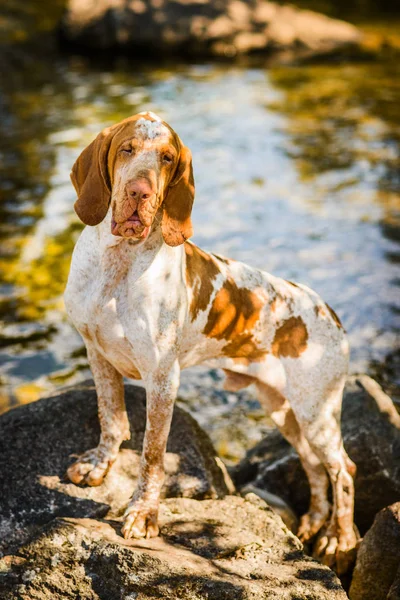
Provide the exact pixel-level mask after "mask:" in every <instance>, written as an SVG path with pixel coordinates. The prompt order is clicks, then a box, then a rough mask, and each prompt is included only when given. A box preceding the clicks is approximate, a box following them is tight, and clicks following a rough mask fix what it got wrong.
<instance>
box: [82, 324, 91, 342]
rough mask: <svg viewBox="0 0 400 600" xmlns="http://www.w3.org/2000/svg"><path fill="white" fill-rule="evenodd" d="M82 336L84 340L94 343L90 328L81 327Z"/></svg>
mask: <svg viewBox="0 0 400 600" xmlns="http://www.w3.org/2000/svg"><path fill="white" fill-rule="evenodd" d="M80 334H81V335H82V337H83V338H85V340H89V341H90V342H91V341H92V336H91V334H90V333H89V327H88V326H87V325H83V326H82V327H81V329H80Z"/></svg>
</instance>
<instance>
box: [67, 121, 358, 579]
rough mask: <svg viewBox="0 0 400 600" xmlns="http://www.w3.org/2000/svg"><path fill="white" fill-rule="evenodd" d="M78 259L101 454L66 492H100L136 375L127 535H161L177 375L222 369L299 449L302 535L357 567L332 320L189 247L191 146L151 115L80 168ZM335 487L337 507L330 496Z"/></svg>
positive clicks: (331, 559) (338, 333) (112, 134)
mask: <svg viewBox="0 0 400 600" xmlns="http://www.w3.org/2000/svg"><path fill="white" fill-rule="evenodd" d="M71 179H72V183H73V185H74V187H75V190H76V192H77V196H78V198H77V200H76V203H75V211H76V213H77V215H78V217H79V218H80V219H81V221H83V223H84V224H85V225H88V227H85V228H84V230H83V232H82V234H81V236H80V238H79V240H78V242H77V244H76V246H75V249H74V252H73V257H72V262H71V269H70V274H69V279H68V283H67V287H66V291H65V306H66V309H67V313H68V315H69V317H70V318H71V320H72V321H73V323H74V325H75V327H76V328H77V330H78V331H79V333H80V334H81V336H82V338H83V340H84V342H85V345H86V348H87V356H88V360H89V364H90V367H91V370H92V373H93V377H94V381H95V385H96V391H97V396H98V408H99V419H100V426H101V435H100V442H99V445H98V446H97V447H96V448H94V449H92V450H89V451H87V452H85V453H84V454H82V455H81V456H80V457H79V458H78V460H77V461H76V462H75V463H74V464H72V465H71V466H70V467H69V468H68V471H67V476H68V477H69V479H70V480H71V481H72V482H73V483H75V484H87V485H90V486H95V485H100V484H101V483H102V481H103V479H104V477H105V476H106V474H107V471H108V470H109V468H110V467H111V465H112V463H113V462H114V461H115V459H116V457H117V454H118V451H119V447H120V445H121V443H122V441H123V440H127V439H129V438H130V433H129V423H128V419H127V415H126V411H125V405H124V388H123V377H129V378H132V379H142V380H143V382H144V384H145V388H146V394H147V423H146V432H145V436H144V442H143V452H142V457H141V464H140V475H139V480H138V486H137V490H136V492H135V493H134V495H133V497H132V500H131V502H130V504H129V506H128V509H127V511H126V513H125V517H124V519H125V520H124V524H123V527H122V533H123V535H124V537H125V538H130V537H135V538H141V537H146V538H148V537H152V536H156V535H158V525H157V516H158V507H159V498H160V490H161V487H162V484H163V480H164V467H163V459H164V453H165V449H166V444H167V438H168V434H169V429H170V424H171V418H172V411H173V406H174V401H175V398H176V395H177V391H178V387H179V376H180V371H181V369H184V368H186V367H190V366H192V365H197V364H200V363H202V364H206V365H209V366H211V367H219V368H222V369H223V370H224V371H225V374H226V381H225V388H226V389H228V390H240V389H242V388H245V387H247V386H249V385H250V384H254V385H255V389H256V391H257V395H258V398H259V401H260V403H261V405H262V406H263V407H264V409H265V411H266V412H267V413H268V414H269V415H270V416H271V418H272V419H273V421H274V422H275V423H276V425H277V426H278V428H279V429H280V431H281V432H282V434H283V435H284V436H285V438H286V439H287V440H288V441H289V442H290V443H291V444H292V446H294V448H295V449H296V450H297V452H298V454H299V456H300V459H301V463H302V465H303V468H304V471H305V472H306V474H307V477H308V481H309V484H310V490H311V500H310V507H309V510H308V512H307V513H306V514H305V515H303V517H302V518H301V521H300V526H299V530H298V536H299V538H300V539H301V540H302V541H303V542H308V541H310V540H312V539H313V538H314V536H317V534H319V537H318V538H317V541H316V544H315V553H316V555H317V556H319V557H320V558H321V559H322V560H323V562H325V563H326V564H328V565H329V566H332V567H335V568H336V570H337V571H338V572H344V571H346V569H347V568H348V567H349V564H350V563H351V562H352V561H353V560H354V552H355V548H356V544H357V535H356V533H355V531H354V527H353V511H354V506H353V505H354V484H353V477H354V475H355V465H354V463H353V462H352V461H351V460H350V458H349V457H348V455H347V454H346V452H345V450H344V447H343V441H342V436H341V430H340V414H341V404H342V393H343V388H344V384H345V380H346V374H347V369H348V359H349V347H348V342H347V339H346V335H345V332H344V330H343V327H342V324H341V322H340V320H339V319H338V317H337V316H336V314H335V312H334V311H333V310H332V309H331V308H330V307H329V306H328V305H327V304H326V303H324V302H323V301H322V300H321V298H320V297H319V296H318V295H317V294H316V293H315V292H314V291H312V290H311V289H309V288H307V287H306V286H304V285H301V284H298V283H292V282H290V281H285V280H283V279H280V278H278V277H275V276H273V275H270V274H268V273H266V272H264V271H260V270H258V269H254V268H251V267H249V266H247V265H245V264H244V263H241V262H238V261H235V260H230V259H228V258H225V257H223V256H219V255H217V254H211V253H208V252H205V251H203V250H201V249H200V248H198V247H197V246H196V245H195V244H193V243H192V242H190V241H188V239H189V238H190V237H191V236H192V233H193V228H192V221H191V211H192V205H193V201H194V178H193V169H192V157H191V153H190V150H189V149H188V148H187V147H186V146H185V145H184V144H183V143H182V141H181V140H180V138H179V137H178V135H177V134H176V133H175V132H174V130H173V129H172V128H171V127H170V126H169V125H168V124H167V123H166V122H164V121H163V120H162V119H161V118H160V117H158V116H157V115H155V114H154V113H151V112H145V113H139V114H137V115H135V116H132V117H130V118H128V119H126V120H124V121H122V122H121V123H118V124H116V125H114V126H112V127H109V128H107V129H104V130H103V131H102V132H101V133H100V134H99V135H98V136H97V137H96V139H95V140H94V141H93V142H92V143H91V144H89V146H88V147H87V148H86V149H85V150H84V151H83V152H82V153H81V155H80V156H79V158H78V159H77V161H76V162H75V164H74V166H73V168H72V173H71ZM329 483H330V484H331V486H332V498H333V502H332V506H331V505H330V502H329V500H328V488H329Z"/></svg>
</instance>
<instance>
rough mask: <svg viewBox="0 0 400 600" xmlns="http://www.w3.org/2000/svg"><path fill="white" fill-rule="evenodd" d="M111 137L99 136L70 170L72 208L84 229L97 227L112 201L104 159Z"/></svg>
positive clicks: (107, 135) (106, 133) (108, 133)
mask: <svg viewBox="0 0 400 600" xmlns="http://www.w3.org/2000/svg"><path fill="white" fill-rule="evenodd" d="M114 133H115V132H114V131H113V132H111V130H110V129H105V130H104V131H102V132H101V133H99V135H98V136H97V138H96V139H95V140H94V141H93V142H92V143H91V144H89V146H87V148H85V150H84V151H83V152H82V153H81V154H80V156H79V157H78V158H77V160H76V162H75V164H74V166H73V167H72V171H71V181H72V183H73V184H74V188H75V190H76V192H77V194H78V199H77V201H76V202H75V205H74V208H75V212H76V214H77V215H78V217H79V218H80V220H81V221H83V223H85V225H98V224H99V223H100V222H101V221H102V220H103V219H104V217H105V216H106V214H107V210H108V206H109V204H110V200H111V184H110V182H109V177H108V172H107V158H108V151H109V149H110V145H111V142H112V139H113V137H114Z"/></svg>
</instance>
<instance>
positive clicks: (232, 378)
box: [223, 369, 255, 392]
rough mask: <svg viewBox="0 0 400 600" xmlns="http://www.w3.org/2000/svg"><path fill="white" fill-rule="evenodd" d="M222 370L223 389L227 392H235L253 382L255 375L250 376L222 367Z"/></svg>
mask: <svg viewBox="0 0 400 600" xmlns="http://www.w3.org/2000/svg"><path fill="white" fill-rule="evenodd" d="M223 371H224V373H225V375H226V379H225V381H224V389H225V390H228V391H229V392H237V391H238V390H242V389H243V388H246V387H248V386H249V385H251V384H252V383H254V382H255V377H252V376H251V375H247V374H245V373H235V371H230V370H229V369H223Z"/></svg>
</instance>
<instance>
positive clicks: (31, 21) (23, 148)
mask: <svg viewBox="0 0 400 600" xmlns="http://www.w3.org/2000/svg"><path fill="white" fill-rule="evenodd" d="M297 6H298V7H299V9H307V11H306V12H300V11H299V10H297V9H296V8H293V7H291V6H287V5H286V4H284V3H280V4H273V3H269V2H263V1H261V0H257V1H256V0H254V1H239V0H232V1H229V0H220V1H218V0H215V2H211V1H210V2H207V1H203V2H199V1H197V2H196V1H193V2H191V1H190V0H185V1H183V0H182V2H180V1H178V0H176V1H175V2H172V1H171V2H169V1H168V0H153V1H152V2H147V1H144V0H132V1H131V2H129V1H125V0H119V1H111V0H110V1H109V2H107V0H99V1H98V2H91V1H89V0H80V2H79V3H78V2H77V1H76V0H75V1H73V0H71V1H70V2H69V3H68V2H67V1H64V0H52V1H51V2H50V1H48V0H25V1H22V0H20V1H17V0H6V2H4V3H3V5H2V8H1V9H0V12H1V14H0V35H1V39H0V76H1V82H0V105H1V122H0V155H1V159H0V170H1V181H0V215H1V217H0V229H1V252H0V269H1V285H0V320H1V331H0V412H2V411H5V410H7V409H9V408H10V407H13V406H16V405H18V404H21V403H27V402H32V401H34V400H36V399H37V398H39V397H40V396H43V395H45V394H48V393H51V392H52V391H54V390H55V389H56V388H59V387H61V386H65V385H69V384H72V383H74V382H76V381H78V380H81V379H85V378H87V377H89V376H90V372H89V370H88V367H87V361H86V354H85V349H84V346H83V343H82V340H81V338H80V337H79V335H78V334H77V333H76V331H75V330H74V328H73V327H72V325H71V324H70V323H69V322H68V321H67V319H66V315H65V310H64V306H63V300H62V294H63V290H64V287H65V283H66V279H67V276H68V270H69V263H70V257H71V252H72V249H73V247H74V244H75V242H76V240H77V237H78V236H79V233H80V230H81V228H82V225H81V223H80V222H79V221H78V219H77V217H76V216H75V214H74V212H73V203H74V200H75V193H74V190H73V187H72V184H71V183H70V180H69V173H70V170H71V167H72V165H73V163H74V161H75V159H76V158H77V156H78V155H79V153H80V152H81V151H82V149H83V148H84V147H85V146H86V145H87V144H88V143H89V142H90V141H91V140H92V139H93V138H94V137H95V135H96V134H97V133H98V132H99V131H100V130H101V129H102V128H103V127H105V126H108V125H110V124H113V123H115V122H117V121H119V120H121V119H124V118H126V117H127V116H129V115H131V114H134V113H137V112H140V111H143V110H152V111H154V112H156V113H158V114H159V115H160V116H161V117H162V118H164V119H165V120H166V121H168V122H169V123H170V124H171V126H172V127H173V128H174V129H175V130H176V131H177V132H178V133H179V135H180V136H181V138H182V139H183V141H184V142H185V144H187V145H188V146H189V147H190V148H191V150H192V153H193V158H194V170H195V179H196V186H197V196H196V202H195V206H194V214H193V219H194V229H195V235H194V238H193V241H194V242H195V243H196V244H198V245H200V246H202V247H204V248H205V249H209V250H213V251H215V252H218V253H221V254H225V255H227V256H230V257H232V258H235V259H239V260H243V261H245V262H248V263H249V264H251V265H254V266H256V267H260V268H262V269H265V270H267V271H269V272H272V273H274V274H275V275H279V276H282V277H284V278H287V279H290V280H293V281H300V282H302V283H305V284H307V285H308V286H310V287H312V288H314V289H315V290H316V291H317V292H318V293H320V294H321V295H322V297H323V298H324V299H325V300H326V301H327V302H328V303H329V304H330V305H331V306H333V307H334V309H335V310H336V312H337V313H338V314H339V316H340V318H341V320H342V322H343V324H344V326H345V328H346V330H347V331H348V334H349V336H350V343H351V372H352V373H359V372H367V373H368V374H370V375H372V376H373V377H375V378H377V379H378V381H379V382H380V383H381V384H382V385H383V387H384V389H385V390H386V391H387V392H388V393H390V394H391V395H392V397H393V398H394V400H395V401H397V402H398V403H399V402H400V393H399V388H398V384H399V381H400V353H399V343H398V342H399V328H400V320H399V314H400V245H399V242H400V237H399V225H400V171H399V166H400V160H399V149H400V79H399V75H400V29H399V24H400V7H399V9H398V12H397V14H396V11H395V10H394V9H393V3H392V2H389V0H387V1H379V0H347V1H346V2H344V0H341V1H338V0H332V1H331V0H321V1H315V2H307V1H304V2H300V3H298V4H297ZM308 10H315V11H318V14H314V13H310V12H308ZM324 15H327V16H329V17H330V18H333V19H344V20H346V21H347V22H350V23H352V24H353V25H354V26H355V27H350V26H349V25H346V24H345V23H339V22H337V21H333V20H330V19H327V18H326V17H325V16H324ZM180 395H181V402H182V403H183V404H184V405H186V407H187V408H189V410H191V411H192V413H193V414H194V415H195V416H196V418H197V419H198V420H199V421H200V423H201V424H202V425H203V426H204V427H205V428H206V429H207V431H208V432H209V433H210V435H211V437H212V439H213V441H214V443H215V445H216V447H217V450H218V451H219V452H220V454H221V455H222V457H223V458H225V459H226V460H227V461H228V462H234V461H235V460H237V459H238V458H239V457H241V456H242V455H243V451H244V449H245V448H246V447H249V446H252V445H254V443H255V441H257V440H258V439H259V438H260V437H261V435H262V432H263V430H264V428H265V427H268V423H267V422H266V421H265V419H264V418H263V416H262V412H261V411H260V409H259V406H258V404H257V402H256V401H255V399H254V397H253V396H252V395H251V393H247V392H246V393H242V394H239V395H235V394H230V393H227V392H224V391H223V390H222V377H221V375H220V374H219V372H217V371H212V370H207V369H204V368H203V369H202V368H197V369H193V370H190V371H186V372H184V374H183V376H182V385H181V390H180ZM398 405H399V404H398Z"/></svg>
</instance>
